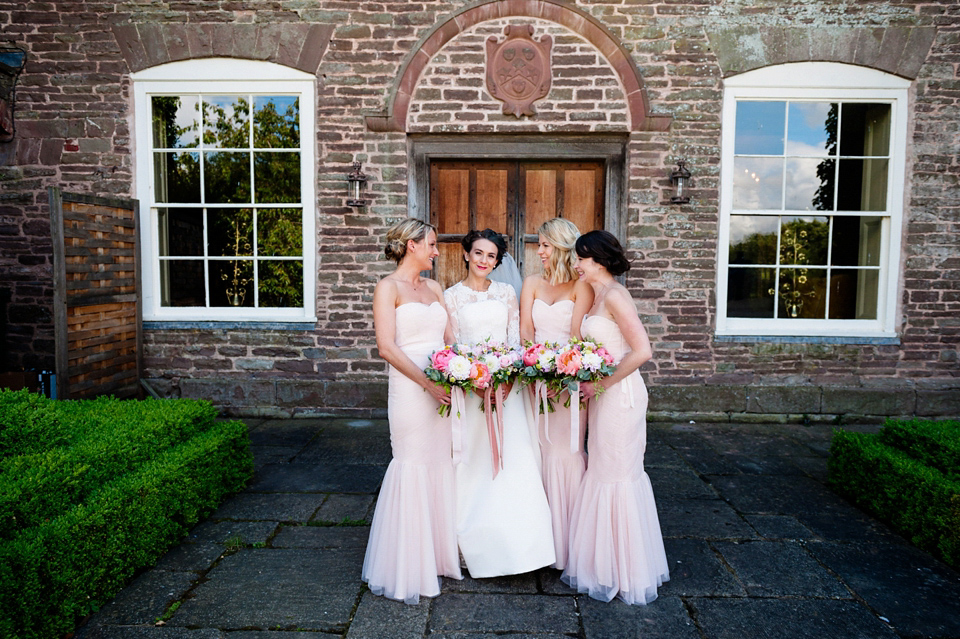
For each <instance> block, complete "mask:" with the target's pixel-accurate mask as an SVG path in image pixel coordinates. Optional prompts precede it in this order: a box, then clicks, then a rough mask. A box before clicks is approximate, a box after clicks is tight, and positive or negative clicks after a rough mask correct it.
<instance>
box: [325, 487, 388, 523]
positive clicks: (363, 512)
mask: <svg viewBox="0 0 960 639" xmlns="http://www.w3.org/2000/svg"><path fill="white" fill-rule="evenodd" d="M373 500H374V496H373V495H339V494H336V493H334V494H332V495H330V496H329V497H327V500H326V501H324V502H323V505H322V506H320V510H318V511H317V514H316V515H314V516H313V521H325V522H332V523H340V522H342V521H344V520H349V521H351V522H358V521H366V522H367V523H370V522H371V521H372V520H373Z"/></svg>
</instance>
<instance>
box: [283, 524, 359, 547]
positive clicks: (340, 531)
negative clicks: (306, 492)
mask: <svg viewBox="0 0 960 639" xmlns="http://www.w3.org/2000/svg"><path fill="white" fill-rule="evenodd" d="M369 536H370V529H369V528H368V527H366V526H356V527H349V526H345V527H341V526H281V527H280V531H279V532H278V533H277V536H276V537H274V538H273V540H272V541H271V542H270V545H271V546H272V547H273V548H333V549H337V548H349V549H353V550H358V549H359V550H360V551H361V552H362V551H365V550H366V548H367V538H368V537H369Z"/></svg>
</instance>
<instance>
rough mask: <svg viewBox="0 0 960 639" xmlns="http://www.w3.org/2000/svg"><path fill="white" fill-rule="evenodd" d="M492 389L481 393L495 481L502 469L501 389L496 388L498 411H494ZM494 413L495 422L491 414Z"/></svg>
mask: <svg viewBox="0 0 960 639" xmlns="http://www.w3.org/2000/svg"><path fill="white" fill-rule="evenodd" d="M492 399H493V389H491V388H490V387H489V386H488V387H487V388H486V390H484V392H483V412H484V415H485V416H486V418H487V437H489V438H490V453H491V454H492V455H493V478H494V479H496V478H497V475H498V474H500V469H501V468H503V389H502V388H501V387H499V386H497V391H496V401H497V408H498V410H494V408H493V402H492V401H491V400H492ZM494 413H496V414H497V417H496V421H494V417H493V414H494Z"/></svg>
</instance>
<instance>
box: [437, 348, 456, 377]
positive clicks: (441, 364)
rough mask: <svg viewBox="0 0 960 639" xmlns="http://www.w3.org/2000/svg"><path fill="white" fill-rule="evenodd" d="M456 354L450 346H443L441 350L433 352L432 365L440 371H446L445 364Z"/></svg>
mask: <svg viewBox="0 0 960 639" xmlns="http://www.w3.org/2000/svg"><path fill="white" fill-rule="evenodd" d="M456 356H457V354H456V353H454V352H453V349H452V348H445V349H443V350H440V351H437V352H436V353H434V354H433V358H432V362H433V367H434V368H435V369H437V370H438V371H440V372H441V373H445V372H447V364H449V363H450V360H451V359H453V358H454V357H456Z"/></svg>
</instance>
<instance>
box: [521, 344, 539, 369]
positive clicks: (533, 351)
mask: <svg viewBox="0 0 960 639" xmlns="http://www.w3.org/2000/svg"><path fill="white" fill-rule="evenodd" d="M541 352H543V344H534V345H533V346H531V347H530V348H528V349H527V350H525V351H523V365H524V366H536V365H537V360H538V359H539V358H540V353H541Z"/></svg>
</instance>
